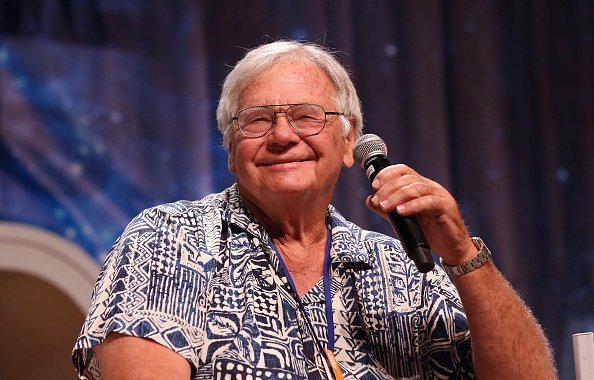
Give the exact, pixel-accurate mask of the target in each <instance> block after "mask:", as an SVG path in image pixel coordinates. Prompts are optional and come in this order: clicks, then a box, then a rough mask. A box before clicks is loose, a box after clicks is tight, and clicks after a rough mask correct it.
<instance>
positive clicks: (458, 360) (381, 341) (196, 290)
mask: <svg viewBox="0 0 594 380" xmlns="http://www.w3.org/2000/svg"><path fill="white" fill-rule="evenodd" d="M327 223H328V225H329V227H330V229H331V234H332V247H331V253H330V259H331V274H330V276H331V277H330V289H331V292H330V293H331V298H332V300H331V302H332V316H333V319H334V355H335V357H336V358H337V360H338V363H339V364H340V367H341V370H342V372H343V375H344V377H345V379H392V378H395V379H466V378H472V377H473V376H474V375H473V369H472V353H471V344H470V334H469V331H468V324H467V320H466V316H465V314H464V311H463V309H462V305H461V302H460V299H459V297H458V294H457V292H456V289H455V287H454V286H453V284H452V283H451V281H450V280H449V278H448V277H447V276H446V275H445V273H444V272H443V271H442V270H441V269H440V268H436V269H435V270H434V271H432V272H430V273H427V274H421V273H419V272H418V271H417V270H416V268H415V266H414V265H413V264H412V262H411V261H410V260H408V258H407V257H406V255H405V253H404V252H403V250H402V247H401V245H400V243H399V242H398V240H396V239H394V238H391V237H388V236H385V235H382V234H378V233H374V232H369V231H365V230H362V229H361V228H359V227H358V226H356V225H354V224H353V223H351V222H348V221H347V220H345V219H344V217H342V216H341V215H340V214H339V213H338V212H337V211H336V210H335V209H334V207H332V206H329V207H328V213H327ZM269 242H270V238H269V236H268V234H267V232H266V230H265V229H264V228H263V227H262V226H261V225H260V224H259V223H258V222H257V221H256V220H255V218H254V217H253V215H252V214H251V213H250V211H249V210H248V209H247V207H246V206H245V203H244V202H243V201H242V199H241V196H240V194H239V192H238V190H237V187H236V185H234V186H232V187H230V188H228V189H226V190H225V191H223V192H222V193H219V194H212V195H209V196H207V197H205V198H204V199H202V200H200V201H194V202H190V201H179V202H176V203H171V204H166V205H161V206H157V207H154V208H150V209H147V210H145V211H143V212H142V213H141V214H140V215H138V216H137V217H136V218H135V219H134V220H132V222H131V223H130V224H129V225H128V227H127V228H126V229H125V231H124V233H123V234H122V236H121V237H120V238H119V239H118V241H117V242H116V244H115V245H114V247H113V248H112V250H111V252H110V253H109V255H108V256H107V258H106V261H105V263H104V266H103V268H102V271H101V274H100V275H99V278H98V280H97V284H96V285H95V288H94V291H93V297H92V301H91V306H90V309H89V314H88V316H87V318H86V320H85V323H84V325H83V328H82V331H81V334H80V337H79V338H78V340H77V342H76V345H75V347H74V351H73V361H74V363H75V367H76V369H77V371H78V374H79V376H80V377H81V378H87V379H99V378H101V371H100V368H99V366H98V363H97V360H96V358H95V356H94V353H93V347H94V346H96V345H98V344H99V343H101V342H102V341H103V340H104V339H105V337H106V336H107V335H108V334H109V333H110V332H114V331H115V332H119V333H122V334H127V335H132V336H139V337H145V338H149V339H152V340H154V341H155V342H158V343H160V344H162V345H164V346H166V347H168V348H170V349H171V350H173V351H175V352H177V353H179V354H180V355H182V356H183V357H184V358H186V359H187V360H188V361H189V362H190V363H191V365H192V367H193V372H192V373H193V374H192V378H193V379H228V378H231V379H318V378H324V377H323V376H324V375H323V370H322V360H324V359H323V354H322V353H321V352H320V350H319V347H320V346H322V347H327V346H328V330H327V324H326V314H325V295H324V287H323V281H322V279H320V281H319V282H318V284H317V285H316V286H314V288H312V289H311V290H310V291H308V292H307V293H306V294H304V295H303V296H302V297H301V301H302V303H303V305H304V308H305V310H303V309H301V308H300V307H299V303H298V302H297V295H296V294H295V293H294V292H293V290H292V288H291V287H290V286H289V284H288V282H287V277H286V276H285V274H284V272H283V270H282V267H281V265H280V263H279V260H278V257H277V256H276V254H275V253H274V250H273V249H272V248H271V245H270V243H269ZM312 330H313V331H312ZM318 343H319V344H318Z"/></svg>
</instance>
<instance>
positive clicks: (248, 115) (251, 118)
mask: <svg viewBox="0 0 594 380" xmlns="http://www.w3.org/2000/svg"><path fill="white" fill-rule="evenodd" d="M272 119H273V115H272V113H271V111H270V110H268V109H266V108H264V109H247V110H244V111H242V112H241V113H240V114H239V123H240V124H242V125H249V124H259V123H268V124H269V123H271V122H272Z"/></svg>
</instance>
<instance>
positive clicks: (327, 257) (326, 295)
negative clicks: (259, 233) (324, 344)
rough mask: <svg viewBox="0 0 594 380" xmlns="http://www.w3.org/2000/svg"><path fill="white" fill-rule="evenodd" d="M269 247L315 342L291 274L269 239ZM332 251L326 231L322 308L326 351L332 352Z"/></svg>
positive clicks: (330, 236)
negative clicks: (326, 332)
mask: <svg viewBox="0 0 594 380" xmlns="http://www.w3.org/2000/svg"><path fill="white" fill-rule="evenodd" d="M270 245H271V246H272V248H273V249H274V252H275V253H276V256H277V257H278V259H279V261H280V264H281V267H282V268H283V271H284V272H285V276H286V277H287V281H288V282H289V286H290V287H291V290H293V292H295V294H296V295H297V297H296V298H297V302H298V303H299V308H300V309H301V311H302V312H303V315H304V317H305V319H306V321H307V323H308V325H309V328H310V329H311V332H312V334H313V335H314V336H313V337H312V338H313V339H314V340H316V341H317V337H316V336H315V333H316V332H315V329H314V328H313V325H312V323H311V321H310V320H309V317H308V315H307V311H306V310H305V306H304V305H303V302H302V301H301V297H299V294H298V293H297V287H296V286H295V283H294V282H293V279H292V278H291V274H290V273H289V270H288V269H287V266H286V265H285V262H284V261H283V258H282V257H281V255H280V254H279V253H278V251H277V249H276V247H275V246H274V243H273V242H272V239H270ZM331 249H332V233H331V232H330V229H328V235H327V238H326V252H325V253H324V278H323V280H324V281H323V282H324V304H325V305H324V306H325V308H326V324H327V331H328V350H330V351H333V350H334V316H333V315H332V296H331V292H330V251H331Z"/></svg>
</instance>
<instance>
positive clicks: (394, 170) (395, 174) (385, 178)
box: [371, 164, 419, 190]
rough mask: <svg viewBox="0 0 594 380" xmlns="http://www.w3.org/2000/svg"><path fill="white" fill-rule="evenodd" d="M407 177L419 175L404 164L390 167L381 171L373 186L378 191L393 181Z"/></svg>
mask: <svg viewBox="0 0 594 380" xmlns="http://www.w3.org/2000/svg"><path fill="white" fill-rule="evenodd" d="M406 175H417V176H418V175H419V174H418V173H417V172H415V171H414V170H413V169H412V168H410V167H408V166H406V165H404V164H397V165H390V166H388V167H387V168H384V169H383V170H381V171H380V172H379V173H378V174H377V175H376V177H375V179H374V180H373V182H372V184H371V186H372V187H373V189H374V190H377V189H378V188H380V187H381V186H383V185H384V184H386V183H388V182H390V181H393V180H394V179H397V178H399V177H404V176H406Z"/></svg>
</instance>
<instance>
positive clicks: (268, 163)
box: [260, 159, 309, 166]
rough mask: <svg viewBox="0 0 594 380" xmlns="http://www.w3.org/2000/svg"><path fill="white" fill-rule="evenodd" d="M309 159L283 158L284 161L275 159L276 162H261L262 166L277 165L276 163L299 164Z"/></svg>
mask: <svg viewBox="0 0 594 380" xmlns="http://www.w3.org/2000/svg"><path fill="white" fill-rule="evenodd" d="M306 161H309V160H307V159H304V160H282V161H274V162H265V163H262V164H260V166H275V165H287V164H299V163H301V162H306Z"/></svg>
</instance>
